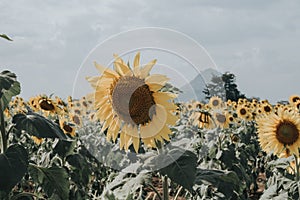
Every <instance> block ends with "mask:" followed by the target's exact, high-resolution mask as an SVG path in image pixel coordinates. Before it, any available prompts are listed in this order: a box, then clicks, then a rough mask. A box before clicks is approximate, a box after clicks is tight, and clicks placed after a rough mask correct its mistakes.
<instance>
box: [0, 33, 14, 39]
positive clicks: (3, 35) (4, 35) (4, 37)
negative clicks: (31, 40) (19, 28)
mask: <svg viewBox="0 0 300 200" xmlns="http://www.w3.org/2000/svg"><path fill="white" fill-rule="evenodd" d="M0 37H1V38H3V39H6V40H8V41H13V40H12V39H11V38H10V37H8V36H7V35H6V34H0Z"/></svg>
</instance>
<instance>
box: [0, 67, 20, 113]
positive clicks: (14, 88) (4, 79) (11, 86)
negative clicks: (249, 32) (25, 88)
mask: <svg viewBox="0 0 300 200" xmlns="http://www.w3.org/2000/svg"><path fill="white" fill-rule="evenodd" d="M20 91H21V88H20V83H19V82H18V81H17V76H16V75H15V74H14V73H12V72H10V71H8V70H5V71H2V72H1V73H0V105H1V110H2V111H3V110H5V108H6V107H7V105H8V103H9V102H10V101H11V98H12V97H13V96H16V95H18V94H20Z"/></svg>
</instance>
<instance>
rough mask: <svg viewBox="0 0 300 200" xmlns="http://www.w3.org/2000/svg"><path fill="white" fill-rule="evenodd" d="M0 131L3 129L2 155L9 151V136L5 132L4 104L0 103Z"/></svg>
mask: <svg viewBox="0 0 300 200" xmlns="http://www.w3.org/2000/svg"><path fill="white" fill-rule="evenodd" d="M0 129H1V139H2V153H4V152H5V151H6V149H7V136H6V131H5V122H4V113H3V110H2V104H1V101H0Z"/></svg>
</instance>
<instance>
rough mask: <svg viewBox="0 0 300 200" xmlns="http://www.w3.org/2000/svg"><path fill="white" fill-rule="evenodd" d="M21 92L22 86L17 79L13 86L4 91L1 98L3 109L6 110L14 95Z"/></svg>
mask: <svg viewBox="0 0 300 200" xmlns="http://www.w3.org/2000/svg"><path fill="white" fill-rule="evenodd" d="M20 92H21V86H20V83H19V82H18V81H15V82H14V83H13V84H12V86H11V87H10V88H9V90H5V91H3V94H2V97H1V98H0V103H1V106H2V110H5V109H6V108H7V106H8V104H9V102H10V101H11V98H12V97H13V96H16V95H18V94H20Z"/></svg>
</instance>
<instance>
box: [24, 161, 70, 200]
mask: <svg viewBox="0 0 300 200" xmlns="http://www.w3.org/2000/svg"><path fill="white" fill-rule="evenodd" d="M29 171H30V175H31V176H32V178H33V179H34V181H35V182H37V183H38V184H40V185H41V186H42V188H43V189H44V191H45V192H46V194H47V195H48V197H50V198H53V199H61V200H65V199H69V188H70V183H69V180H68V177H69V176H68V173H67V172H66V170H65V169H64V168H60V167H57V166H52V167H50V168H43V167H39V166H36V165H29Z"/></svg>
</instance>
